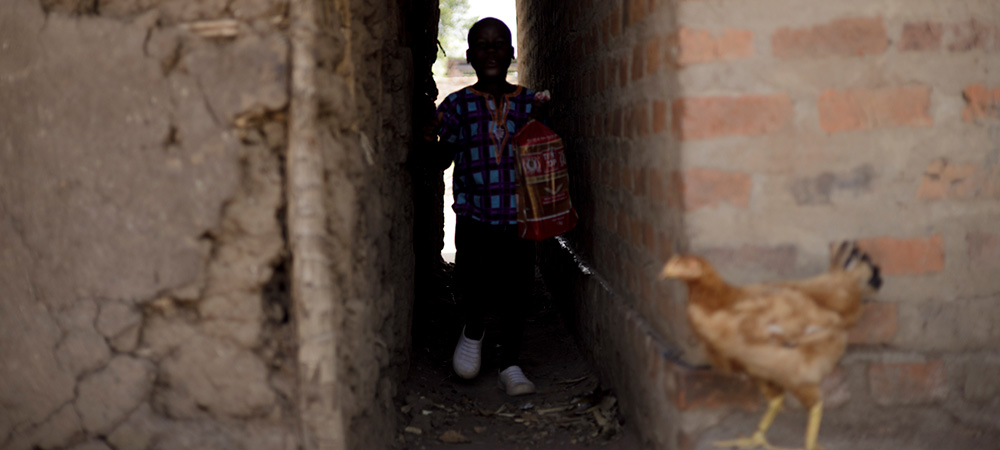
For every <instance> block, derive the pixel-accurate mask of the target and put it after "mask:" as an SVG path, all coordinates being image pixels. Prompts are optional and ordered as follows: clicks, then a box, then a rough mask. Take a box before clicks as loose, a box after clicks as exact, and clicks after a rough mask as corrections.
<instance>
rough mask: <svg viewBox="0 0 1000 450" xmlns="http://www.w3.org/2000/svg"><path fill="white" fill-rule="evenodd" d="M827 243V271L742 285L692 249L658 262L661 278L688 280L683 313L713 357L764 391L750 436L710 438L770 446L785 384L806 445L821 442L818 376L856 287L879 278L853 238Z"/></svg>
mask: <svg viewBox="0 0 1000 450" xmlns="http://www.w3.org/2000/svg"><path fill="white" fill-rule="evenodd" d="M830 250H831V256H830V269H829V270H828V271H827V272H826V273H823V274H821V275H818V276H815V277H813V278H808V279H803V280H795V281H784V282H771V283H761V284H752V285H746V286H733V285H730V284H727V283H726V282H725V281H724V280H723V279H722V278H721V277H720V276H719V274H718V273H716V271H715V269H714V268H713V267H712V266H711V264H709V263H708V261H706V260H704V259H702V258H700V257H697V256H691V255H677V256H674V257H672V258H671V259H670V261H668V262H667V264H666V266H664V268H663V271H662V273H661V274H660V276H661V278H676V279H680V280H683V281H685V282H686V283H687V285H688V306H687V314H688V320H689V321H690V323H691V327H692V328H693V329H694V332H695V334H696V335H697V336H698V338H699V339H700V340H701V341H702V342H703V343H704V344H705V347H706V352H707V355H708V358H709V360H710V362H711V363H712V365H713V366H714V367H715V368H717V369H719V370H722V371H724V372H743V373H746V374H748V375H749V376H750V377H751V378H753V379H754V380H756V381H757V383H758V384H759V386H760V388H761V390H762V391H763V393H764V395H765V396H766V397H767V399H768V403H769V404H768V408H767V412H766V413H764V417H763V418H762V419H761V421H760V425H759V426H758V427H757V431H756V432H754V434H753V435H752V436H750V437H746V438H740V439H735V440H731V441H722V442H716V443H715V445H716V446H718V447H738V448H752V447H764V448H773V447H772V446H771V445H770V444H769V443H768V442H767V440H766V439H765V437H764V434H765V433H766V432H767V429H768V428H769V427H770V426H771V423H772V422H773V421H774V418H775V416H776V415H777V414H778V411H779V410H780V409H781V406H782V402H783V400H784V395H785V392H786V391H787V392H791V393H792V395H795V396H796V397H797V398H798V399H799V400H800V401H801V402H802V404H803V405H805V407H806V408H808V409H809V422H808V426H807V428H806V436H805V449H806V450H816V449H819V448H821V447H820V446H819V445H818V444H817V443H816V437H817V435H818V434H819V424H820V420H821V417H822V413H823V400H822V395H821V392H820V382H821V381H822V380H823V378H824V377H825V376H826V375H827V374H829V373H830V372H831V371H832V370H833V368H834V367H835V366H836V365H837V362H838V361H839V360H840V357H841V356H843V354H844V350H845V348H846V347H847V332H848V330H849V329H850V327H851V326H853V325H854V323H855V322H856V321H857V319H858V316H859V315H860V314H861V297H862V295H864V294H866V293H870V292H874V291H875V290H878V288H879V287H880V286H881V284H882V280H881V278H880V277H879V268H878V266H876V265H875V264H873V263H872V261H871V259H870V258H869V257H868V255H867V254H865V253H863V252H861V251H860V250H859V249H858V248H857V246H856V245H855V244H854V243H852V242H844V243H841V244H839V245H833V246H831V249H830Z"/></svg>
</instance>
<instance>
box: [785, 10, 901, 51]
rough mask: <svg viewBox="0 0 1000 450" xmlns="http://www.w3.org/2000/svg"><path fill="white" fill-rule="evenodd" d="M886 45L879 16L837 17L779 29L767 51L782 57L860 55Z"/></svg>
mask: <svg viewBox="0 0 1000 450" xmlns="http://www.w3.org/2000/svg"><path fill="white" fill-rule="evenodd" d="M888 46H889V37H888V35H887V34H886V29H885V24H884V23H883V21H882V18H880V17H854V18H846V19H839V20H835V21H833V22H830V23H828V24H824V25H817V26H814V27H811V28H798V29H791V28H782V29H779V30H778V31H776V32H775V33H774V34H773V35H772V36H771V50H772V51H773V52H774V56H775V57H777V58H782V59H797V58H821V57H827V56H847V57H850V56H864V55H877V54H881V53H883V52H885V50H886V48H887V47H888Z"/></svg>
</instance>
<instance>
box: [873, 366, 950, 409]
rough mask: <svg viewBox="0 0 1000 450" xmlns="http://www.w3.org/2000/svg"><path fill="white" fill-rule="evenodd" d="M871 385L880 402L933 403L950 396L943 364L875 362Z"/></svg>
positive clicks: (877, 400)
mask: <svg viewBox="0 0 1000 450" xmlns="http://www.w3.org/2000/svg"><path fill="white" fill-rule="evenodd" d="M868 386H869V387H870V389H871V394H872V398H874V399H875V402H876V403H878V404H880V405H885V406H892V405H914V404H925V403H933V402H936V401H939V400H943V399H944V398H946V397H947V396H948V385H947V382H946V377H945V369H944V363H943V362H942V361H940V360H934V361H929V362H920V363H872V364H871V365H870V366H868Z"/></svg>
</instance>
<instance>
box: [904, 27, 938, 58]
mask: <svg viewBox="0 0 1000 450" xmlns="http://www.w3.org/2000/svg"><path fill="white" fill-rule="evenodd" d="M943 35H944V26H943V25H941V22H916V23H905V24H903V35H902V37H901V38H900V41H899V50H900V51H903V52H910V51H929V50H940V49H941V37H942V36H943Z"/></svg>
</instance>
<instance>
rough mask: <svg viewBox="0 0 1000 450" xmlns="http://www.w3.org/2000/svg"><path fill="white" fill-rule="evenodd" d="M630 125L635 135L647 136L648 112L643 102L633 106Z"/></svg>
mask: <svg viewBox="0 0 1000 450" xmlns="http://www.w3.org/2000/svg"><path fill="white" fill-rule="evenodd" d="M632 111H633V114H632V123H633V124H634V127H635V130H636V134H637V135H639V136H648V135H649V112H648V107H647V106H646V103H645V102H642V103H639V104H638V105H635V106H634V108H633V110H632Z"/></svg>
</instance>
